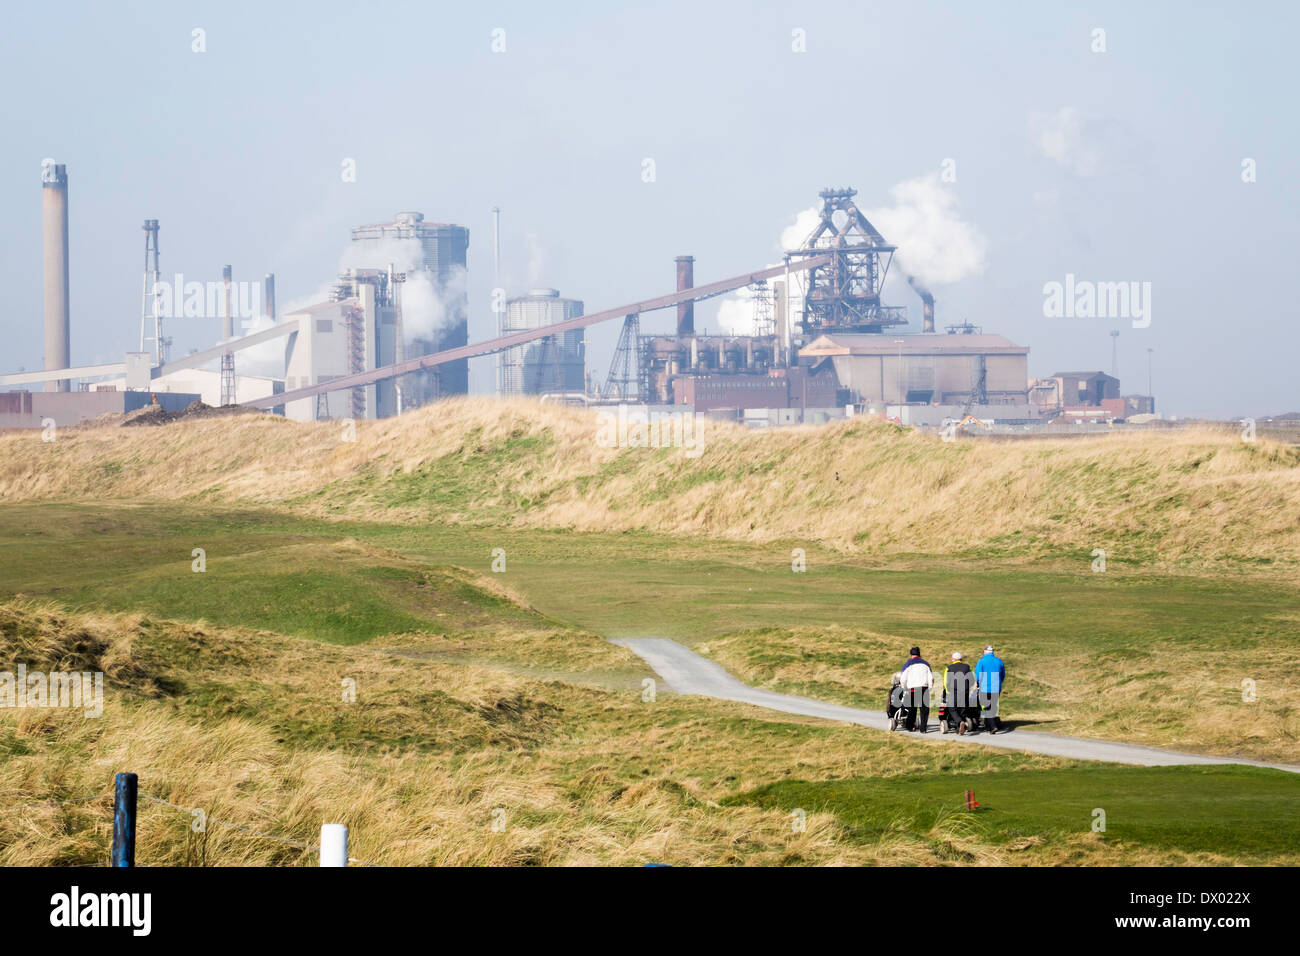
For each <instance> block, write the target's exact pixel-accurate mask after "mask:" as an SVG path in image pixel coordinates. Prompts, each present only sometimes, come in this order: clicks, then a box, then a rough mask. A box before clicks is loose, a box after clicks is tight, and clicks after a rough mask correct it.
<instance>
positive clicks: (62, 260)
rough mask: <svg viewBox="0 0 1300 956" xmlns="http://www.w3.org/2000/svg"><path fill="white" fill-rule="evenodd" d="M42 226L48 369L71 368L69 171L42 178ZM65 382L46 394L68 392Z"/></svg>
mask: <svg viewBox="0 0 1300 956" xmlns="http://www.w3.org/2000/svg"><path fill="white" fill-rule="evenodd" d="M41 224H42V229H43V238H44V259H45V367H46V369H60V368H68V367H69V366H71V365H72V350H71V348H70V347H69V342H70V330H71V313H70V310H69V305H68V302H69V297H68V287H69V283H68V167H66V166H64V165H62V164H54V163H46V164H45V166H44V167H43V171H42V175H41ZM70 385H71V382H70V381H69V380H68V379H66V378H64V379H59V380H58V381H56V382H55V381H52V382H46V383H45V390H46V391H47V392H66V391H68V389H69V387H70Z"/></svg>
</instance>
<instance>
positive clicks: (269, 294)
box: [262, 272, 391, 322]
mask: <svg viewBox="0 0 1300 956" xmlns="http://www.w3.org/2000/svg"><path fill="white" fill-rule="evenodd" d="M390 288H391V286H390ZM262 314H263V315H265V316H266V317H267V318H268V319H270V320H271V321H272V322H274V321H275V273H274V272H268V273H267V274H266V275H265V276H264V277H263V278H262Z"/></svg>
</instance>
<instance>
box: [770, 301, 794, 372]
mask: <svg viewBox="0 0 1300 956" xmlns="http://www.w3.org/2000/svg"><path fill="white" fill-rule="evenodd" d="M785 290H786V284H785V283H784V282H773V283H772V294H773V298H774V300H775V301H774V303H773V305H774V306H775V310H774V311H775V313H776V316H775V318H776V348H775V349H773V353H774V354H773V356H772V357H773V358H774V359H775V360H776V364H777V366H778V367H783V366H784V365H785V364H786V362H787V361H788V360H789V355H790V351H789V350H790V336H789V320H788V319H787V318H786V312H787V309H788V307H789V304H790V303H789V301H788V300H787V299H786V295H785Z"/></svg>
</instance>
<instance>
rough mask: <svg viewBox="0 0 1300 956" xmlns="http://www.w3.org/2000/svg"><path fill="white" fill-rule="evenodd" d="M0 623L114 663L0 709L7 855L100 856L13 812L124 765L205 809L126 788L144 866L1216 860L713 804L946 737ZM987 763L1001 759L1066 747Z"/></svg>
mask: <svg viewBox="0 0 1300 956" xmlns="http://www.w3.org/2000/svg"><path fill="white" fill-rule="evenodd" d="M0 636H2V638H0V639H3V641H4V645H5V646H4V647H3V648H2V649H0V650H3V652H4V656H5V657H6V658H7V659H11V658H12V656H13V655H15V654H17V653H19V648H21V653H22V655H23V656H24V657H25V659H27V660H29V661H30V662H31V663H32V664H34V665H36V664H41V665H44V666H50V665H51V664H54V663H68V664H71V665H76V666H81V667H96V666H105V667H106V668H107V667H108V666H109V664H113V669H112V670H111V672H110V678H109V685H110V686H109V694H108V702H107V704H106V707H105V712H104V715H103V717H102V718H99V719H97V720H96V719H86V718H84V717H83V716H82V715H81V714H80V713H79V712H70V711H67V710H39V711H38V710H6V711H0V751H3V752H4V753H5V754H6V755H7V756H6V759H5V760H4V761H3V763H0V806H3V807H7V808H11V809H7V810H6V811H5V812H4V813H3V814H0V864H4V865H15V864H26V865H51V864H95V863H101V862H103V861H104V859H105V857H106V855H107V848H108V846H109V842H110V813H109V801H108V800H99V801H98V802H95V803H88V804H70V805H67V806H62V807H56V806H50V805H40V806H36V807H24V808H22V809H12V808H13V807H14V806H15V805H25V804H30V803H33V802H36V801H40V800H44V799H47V798H53V799H68V798H73V797H81V796H86V795H91V794H97V793H103V792H105V791H108V790H110V789H111V781H112V777H113V774H114V773H115V772H118V771H123V770H131V771H134V772H135V773H137V774H139V777H140V787H141V790H142V792H144V793H146V794H149V795H152V796H155V797H157V798H160V799H163V800H166V801H168V802H170V803H173V804H176V805H178V806H180V807H184V808H202V809H204V810H205V811H206V813H207V814H208V816H209V818H210V820H209V823H208V826H207V830H206V833H205V834H195V833H193V832H192V830H191V829H190V822H191V820H192V817H191V816H190V815H189V814H188V813H187V812H186V811H185V810H177V809H173V808H171V807H167V806H163V805H160V804H156V803H153V802H152V801H149V800H147V799H146V800H142V803H141V810H140V819H141V823H140V829H139V835H138V844H137V860H138V861H139V863H140V864H141V865H160V864H196V863H204V864H207V865H238V864H245V865H295V864H301V865H313V864H314V862H315V858H314V855H313V854H311V853H310V852H304V851H302V850H299V849H297V848H294V847H292V846H288V845H286V844H284V843H279V842H276V841H273V840H268V839H264V838H261V837H258V836H255V835H253V834H250V833H247V832H243V831H240V830H236V829H233V828H230V827H225V826H221V825H219V824H218V823H216V822H213V821H224V822H227V823H233V824H237V825H239V826H242V827H246V828H249V829H252V830H258V831H262V832H264V833H269V834H274V835H278V836H280V837H282V838H285V839H289V840H295V841H298V842H301V843H307V844H312V843H315V842H316V838H317V835H318V833H319V826H320V824H321V823H322V822H342V823H346V824H347V825H348V826H349V827H350V828H351V834H352V846H351V852H352V854H353V856H355V857H356V858H358V859H360V860H362V861H366V862H374V863H381V864H390V865H416V864H489V865H491V864H551V865H557V864H558V865H563V864H638V863H642V862H645V861H648V860H658V861H664V862H669V863H676V864H734V863H747V864H777V863H802V864H864V863H895V864H896V863H916V864H935V863H952V862H976V863H979V864H1001V863H1008V864H1010V863H1025V864H1051V863H1064V862H1071V863H1076V864H1077V863H1119V862H1123V863H1150V864H1175V863H1206V864H1209V863H1216V862H1222V861H1221V860H1219V859H1218V858H1216V857H1215V856H1214V855H1213V854H1208V853H1207V854H1185V853H1181V852H1177V851H1161V850H1154V849H1135V848H1132V847H1123V846H1117V845H1114V844H1107V843H1104V842H1100V841H1096V840H1095V839H1093V838H1091V837H1089V836H1087V835H1084V834H1081V835H1079V836H1061V837H1046V838H1042V839H1037V838H1035V839H1029V840H1022V841H1016V842H1013V843H1010V844H1005V845H1001V846H997V845H992V844H990V843H989V842H988V841H987V840H986V839H984V838H983V837H982V836H981V835H980V833H979V832H978V830H977V829H975V828H973V827H972V821H971V820H970V819H969V818H965V817H963V816H962V815H960V814H953V815H945V816H943V817H941V819H940V820H939V822H938V823H936V825H935V826H934V828H933V830H932V831H931V832H929V833H915V832H909V831H908V830H907V828H906V827H905V826H903V825H902V824H901V823H900V825H899V826H898V827H895V828H891V829H890V830H888V831H887V832H885V833H884V834H883V835H882V836H880V838H879V839H878V840H874V841H867V842H862V841H861V840H854V839H851V838H850V837H849V835H848V834H847V833H846V832H845V831H844V830H843V829H842V828H841V827H840V826H839V824H837V822H836V821H835V819H834V818H833V817H832V816H829V815H827V814H819V813H810V814H809V815H808V818H807V829H806V831H805V832H802V833H796V832H794V831H793V828H792V827H791V826H790V820H789V817H788V815H787V814H785V813H784V812H774V811H771V810H763V809H759V808H756V807H753V806H725V807H723V806H720V805H719V804H718V802H717V801H718V800H720V799H722V798H723V797H725V796H727V795H729V794H731V793H735V792H737V791H742V790H746V789H749V788H752V787H755V786H758V785H760V784H762V783H766V782H769V781H771V780H775V779H783V778H787V777H789V778H792V779H805V780H813V781H816V780H830V779H843V778H846V777H854V776H863V775H891V774H898V773H902V772H906V771H923V770H926V769H930V770H934V769H941V768H945V767H949V766H951V761H952V756H951V754H950V753H948V752H947V751H945V750H944V749H943V748H938V747H927V746H925V745H924V744H922V743H919V742H911V741H900V740H896V739H891V738H887V737H883V736H882V737H875V738H868V737H865V736H864V735H863V733H862V732H861V730H860V729H857V728H847V727H840V726H833V727H832V726H827V725H825V724H821V723H819V722H816V721H805V720H798V719H793V720H792V719H790V718H784V717H783V718H782V719H780V720H779V721H777V720H773V719H771V716H770V715H767V714H764V713H763V712H762V711H758V710H754V709H751V708H745V707H739V706H736V705H730V704H724V703H720V702H711V701H706V700H699V699H694V698H679V697H673V696H668V697H665V698H663V699H662V700H661V701H660V702H659V703H658V704H656V705H653V706H647V705H645V704H642V703H640V702H639V700H638V698H637V695H636V693H635V692H630V693H624V692H611V691H602V690H598V689H594V688H592V687H580V686H575V685H571V684H567V683H563V682H557V681H546V682H543V681H537V680H532V679H526V678H519V677H516V676H513V675H510V674H505V673H502V672H501V671H498V670H492V669H489V668H485V667H476V666H467V665H449V664H443V663H431V662H421V661H412V660H409V659H403V658H398V657H394V656H393V655H391V654H390V653H388V652H386V651H383V650H381V649H376V648H372V647H346V648H345V647H337V646H330V645H322V644H318V643H314V642H311V641H304V640H295V639H290V638H282V637H278V636H276V635H272V634H268V633H265V632H257V633H255V632H247V631H215V630H213V629H210V628H206V627H204V626H202V625H197V626H195V625H181V624H171V623H167V622H158V621H151V620H147V619H143V618H140V617H138V616H137V617H132V616H117V615H107V614H67V613H64V612H62V611H60V610H58V609H57V608H51V607H48V606H40V605H32V604H27V603H18V604H10V605H6V606H3V607H0ZM592 640H593V641H595V640H596V639H595V638H592ZM76 645H81V646H83V651H80V652H75V653H74V652H73V651H72V650H71V648H72V647H74V646H76ZM85 647H89V650H84V648H85ZM611 653H623V652H622V651H619V650H617V649H615V650H613V651H611ZM78 655H80V656H78ZM340 675H347V676H352V677H354V678H355V679H356V681H357V692H358V699H357V702H356V703H354V704H344V703H342V702H341V701H340V700H339V679H340ZM250 702H251V705H250ZM372 732H373V733H372ZM980 761H981V763H980V765H981V766H986V767H989V768H1001V769H1003V770H1008V771H1010V770H1014V769H1015V768H1017V767H1040V768H1041V767H1053V766H1061V765H1063V764H1062V762H1061V761H1057V760H1053V759H1051V758H1031V757H1022V756H1015V755H993V756H988V757H982V758H980ZM967 766H968V768H969V763H968V764H967ZM498 808H500V809H502V810H504V812H505V820H506V828H505V831H504V832H500V833H498V832H494V831H493V830H492V827H491V823H492V819H493V813H494V811H495V810H497V809H498ZM1279 862H1285V861H1279Z"/></svg>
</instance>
